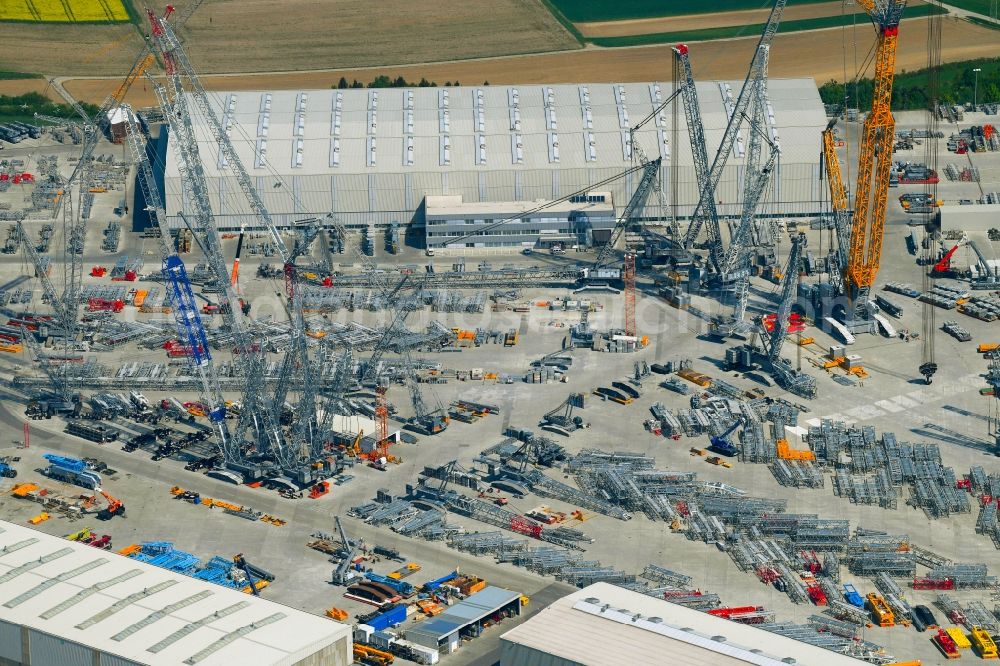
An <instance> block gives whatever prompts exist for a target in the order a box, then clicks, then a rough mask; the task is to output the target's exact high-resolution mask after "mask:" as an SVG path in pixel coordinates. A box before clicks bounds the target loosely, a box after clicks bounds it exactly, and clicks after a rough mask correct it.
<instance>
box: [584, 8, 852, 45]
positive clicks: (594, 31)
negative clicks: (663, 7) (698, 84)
mask: <svg viewBox="0 0 1000 666" xmlns="http://www.w3.org/2000/svg"><path fill="white" fill-rule="evenodd" d="M857 9H858V8H857V7H856V6H855V7H852V8H850V9H849V10H847V13H848V14H849V13H851V12H852V11H855V10H857ZM842 11H844V3H843V2H840V1H839V0H833V1H832V2H821V3H818V4H808V5H791V6H789V7H785V11H784V13H783V14H782V20H784V21H798V20H803V19H812V18H821V17H824V16H839V15H840V13H841V12H842ZM770 14H771V10H770V9H744V10H740V11H735V12H715V13H710V14H688V15H685V16H660V17H657V18H644V19H625V20H622V21H593V22H585V23H576V24H574V25H576V27H577V29H578V30H579V31H580V32H581V33H583V36H584V37H628V36H629V35H651V34H655V33H657V32H684V31H686V30H704V29H706V28H724V27H728V26H734V25H753V24H756V23H765V22H767V17H768V16H769V15H770Z"/></svg>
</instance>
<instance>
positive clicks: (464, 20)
mask: <svg viewBox="0 0 1000 666" xmlns="http://www.w3.org/2000/svg"><path fill="white" fill-rule="evenodd" d="M184 32H185V34H186V35H187V48H188V49H189V53H190V56H191V59H192V61H193V62H194V63H195V65H196V66H197V67H198V69H199V70H200V71H202V72H206V73H208V72H255V71H282V70H300V69H301V70H312V69H323V68H335V67H362V66H370V65H384V64H387V63H399V64H407V63H414V62H428V61H438V60H457V59H462V58H475V57H480V56H496V55H511V54H515V53H539V52H546V51H558V50H563V49H572V48H579V44H578V43H577V42H576V40H575V39H574V38H573V36H572V35H570V33H569V32H568V31H567V30H566V29H565V28H563V27H562V25H560V24H559V22H558V21H556V19H555V17H553V16H552V14H551V12H549V11H548V10H547V9H546V8H545V6H544V5H543V4H542V3H541V0H491V2H490V3H489V5H488V8H485V9H484V5H483V3H477V2H469V0H435V1H434V2H412V0H378V2H357V1H356V0H282V1H281V2H276V1H275V0H209V1H208V2H205V4H204V5H202V6H201V8H199V9H198V11H196V12H195V13H194V15H192V17H191V19H190V20H189V21H188V23H187V26H186V27H185V29H184Z"/></svg>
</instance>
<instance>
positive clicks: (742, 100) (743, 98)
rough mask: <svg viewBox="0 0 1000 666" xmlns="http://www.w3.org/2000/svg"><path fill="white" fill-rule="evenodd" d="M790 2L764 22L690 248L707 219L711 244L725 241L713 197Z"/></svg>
mask: <svg viewBox="0 0 1000 666" xmlns="http://www.w3.org/2000/svg"><path fill="white" fill-rule="evenodd" d="M786 2H787V0H775V3H774V6H773V7H772V8H771V14H770V15H769V16H768V19H767V23H766V24H765V26H764V31H763V33H761V36H760V41H758V42H757V49H756V50H755V51H754V57H753V60H751V62H750V69H749V71H748V72H747V77H746V79H745V80H744V82H743V87H742V88H741V89H740V94H739V97H737V98H736V103H735V104H734V105H733V111H732V114H731V115H730V116H729V123H728V124H727V126H726V132H725V134H723V136H722V143H721V144H719V150H718V152H717V153H716V154H715V159H714V160H713V162H712V168H711V170H710V171H709V174H708V182H707V183H706V185H705V187H703V188H702V189H701V192H700V196H699V200H698V205H697V206H696V208H695V211H694V214H693V215H692V216H691V224H690V225H689V226H688V230H687V233H686V234H685V237H684V246H685V247H687V248H690V247H691V246H693V245H694V242H695V240H697V238H698V234H699V233H700V231H701V227H702V225H703V224H704V223H707V224H708V226H709V229H708V235H709V243H710V245H713V246H718V245H719V244H720V243H721V235H720V233H719V230H718V225H719V219H718V217H717V216H716V217H711V216H710V212H711V204H710V203H709V201H712V202H714V201H715V196H716V191H717V188H718V186H719V181H720V180H721V179H722V173H723V171H724V170H725V168H726V163H727V162H728V160H729V156H730V155H731V154H732V151H733V146H734V145H735V144H736V139H737V136H738V134H739V129H740V125H741V124H742V122H743V117H744V114H746V109H747V106H748V105H749V103H750V99H751V97H752V92H753V90H752V89H753V86H751V85H748V83H751V82H752V81H754V80H755V79H759V78H761V71H762V70H763V71H766V69H767V54H768V48H769V47H770V45H771V42H772V41H773V39H774V35H775V34H776V33H777V32H778V26H779V24H780V23H781V16H782V14H783V13H784V11H785V4H786ZM720 249H721V248H720ZM717 251H718V250H717Z"/></svg>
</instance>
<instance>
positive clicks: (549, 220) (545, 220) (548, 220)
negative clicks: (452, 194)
mask: <svg viewBox="0 0 1000 666" xmlns="http://www.w3.org/2000/svg"><path fill="white" fill-rule="evenodd" d="M567 220H568V218H566V217H522V218H520V219H517V218H511V219H504V218H501V220H492V219H485V220H475V219H464V220H457V219H456V220H441V219H435V218H431V219H428V220H427V226H428V227H434V226H438V225H441V224H481V225H489V224H495V223H496V222H500V221H503V222H504V224H531V223H533V222H537V223H541V224H559V223H560V222H566V221H567Z"/></svg>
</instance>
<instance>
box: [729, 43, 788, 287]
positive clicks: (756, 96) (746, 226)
mask: <svg viewBox="0 0 1000 666" xmlns="http://www.w3.org/2000/svg"><path fill="white" fill-rule="evenodd" d="M762 48H764V50H766V47H762ZM764 59H765V62H766V55H765V56H764ZM759 74H760V76H759V77H758V78H756V79H754V80H753V81H752V82H750V85H751V86H752V91H751V92H752V95H751V96H752V98H753V111H754V113H753V115H752V116H751V117H750V127H749V137H748V138H747V160H746V176H745V177H744V189H743V208H742V212H741V214H740V221H739V224H738V225H737V227H736V231H735V232H734V233H733V237H732V239H731V240H730V243H729V247H728V248H726V251H725V254H723V255H722V256H720V257H713V261H714V262H715V268H716V270H717V271H718V273H719V274H720V275H722V276H726V275H729V274H732V273H733V272H734V271H736V270H737V269H738V268H740V264H741V263H742V262H741V259H743V258H745V257H746V255H747V254H748V253H749V250H750V247H751V242H750V232H751V230H752V227H753V223H754V221H755V219H756V215H757V209H758V207H759V205H760V201H761V199H762V198H763V196H764V192H765V190H766V189H767V186H768V184H769V183H770V182H771V174H772V173H773V171H774V165H775V163H776V161H777V159H778V157H779V155H780V150H779V149H778V146H777V145H776V144H775V143H773V142H772V141H771V140H770V138H768V136H767V134H766V115H765V114H766V108H767V96H766V91H765V87H766V78H764V75H765V71H764V70H761V71H760V72H759ZM764 143H767V144H768V146H769V148H770V152H769V156H768V159H767V161H766V162H765V163H764V164H763V165H761V163H760V157H761V151H762V148H763V144H764Z"/></svg>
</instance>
